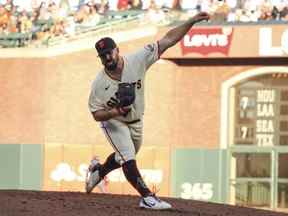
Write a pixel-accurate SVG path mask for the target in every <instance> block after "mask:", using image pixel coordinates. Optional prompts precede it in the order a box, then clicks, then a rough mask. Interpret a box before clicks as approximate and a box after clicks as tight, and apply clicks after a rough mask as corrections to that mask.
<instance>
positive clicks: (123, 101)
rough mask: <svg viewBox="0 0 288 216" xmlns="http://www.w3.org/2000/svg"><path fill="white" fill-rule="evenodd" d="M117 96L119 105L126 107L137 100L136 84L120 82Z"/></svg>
mask: <svg viewBox="0 0 288 216" xmlns="http://www.w3.org/2000/svg"><path fill="white" fill-rule="evenodd" d="M116 98H117V100H118V101H119V103H118V107H126V106H129V105H131V104H133V103H134V101H135V85H134V84H132V83H120V84H119V85H118V91H117V92H116Z"/></svg>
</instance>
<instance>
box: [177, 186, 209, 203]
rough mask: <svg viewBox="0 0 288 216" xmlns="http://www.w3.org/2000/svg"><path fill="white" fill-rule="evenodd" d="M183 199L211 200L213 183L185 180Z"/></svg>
mask: <svg viewBox="0 0 288 216" xmlns="http://www.w3.org/2000/svg"><path fill="white" fill-rule="evenodd" d="M181 188H182V192H181V198H182V199H195V200H210V199H212V197H213V184H211V183H195V184H191V183H188V182H185V183H183V184H182V185H181Z"/></svg>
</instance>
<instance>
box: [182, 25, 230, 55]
mask: <svg viewBox="0 0 288 216" xmlns="http://www.w3.org/2000/svg"><path fill="white" fill-rule="evenodd" d="M232 34H233V28H231V27H227V28H199V29H192V30H191V31H189V32H188V33H187V34H186V35H185V36H184V38H183V39H182V40H181V50H182V55H186V54H187V53H192V52H193V53H200V54H202V55H208V54H210V53H214V52H219V53H222V54H224V55H226V56H227V55H228V53H229V48H230V45H231V40H232Z"/></svg>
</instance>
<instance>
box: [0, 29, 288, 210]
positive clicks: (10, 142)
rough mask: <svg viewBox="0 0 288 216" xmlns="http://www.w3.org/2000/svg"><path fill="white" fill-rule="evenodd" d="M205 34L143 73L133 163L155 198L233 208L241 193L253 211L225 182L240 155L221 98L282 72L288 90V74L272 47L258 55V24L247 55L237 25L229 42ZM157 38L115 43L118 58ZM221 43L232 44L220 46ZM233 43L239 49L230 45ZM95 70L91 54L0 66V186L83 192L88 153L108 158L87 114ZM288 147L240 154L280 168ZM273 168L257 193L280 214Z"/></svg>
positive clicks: (112, 187)
mask: <svg viewBox="0 0 288 216" xmlns="http://www.w3.org/2000/svg"><path fill="white" fill-rule="evenodd" d="M207 28H208V29H212V30H211V31H210V30H209V31H208V33H207V32H206V33H205V31H206V30H203V31H204V32H203V31H201V32H200V33H201V35H202V36H203V35H205V34H207V35H206V39H207V38H208V39H207V40H208V41H205V40H204V41H202V43H203V44H206V45H205V47H204V48H205V49H204V51H203V47H202V48H201V40H202V39H201V40H200V42H199V41H198V42H197V41H196V42H195V43H196V44H197V43H200V46H199V44H198V46H197V47H198V49H199V47H200V49H201V50H200V51H199V50H197V49H192V48H191V46H192V47H193V38H192V36H191V35H193V34H192V33H189V34H188V35H189V36H190V39H186V40H188V42H189V40H190V42H189V43H188V44H190V45H189V46H190V47H189V49H188V51H187V50H186V51H185V50H184V51H183V50H182V51H181V46H182V48H183V45H185V42H183V44H182V45H181V43H180V44H179V46H178V45H177V46H175V47H174V48H173V49H171V50H169V52H167V54H166V55H164V56H163V59H162V60H159V61H158V62H157V63H156V64H155V65H153V66H152V67H151V69H150V71H149V73H148V74H147V77H146V85H145V88H146V90H145V94H146V95H145V96H146V112H145V117H144V121H145V123H144V143H143V146H142V149H141V151H140V153H139V155H138V156H137V158H138V164H139V167H140V169H141V172H142V174H143V175H144V178H145V180H146V182H147V183H148V184H149V186H151V187H153V186H155V187H156V188H157V189H159V195H163V196H175V197H182V198H187V199H202V200H207V201H214V202H228V203H232V204H235V203H236V204H237V202H236V201H235V200H236V199H237V198H235V196H236V195H235V194H237V196H243V197H244V198H243V199H248V198H249V200H248V201H251V200H252V201H253V200H254V199H256V201H255V202H254V201H253V203H254V204H255V203H256V204H257V205H258V204H259V203H260V204H262V205H263V203H262V201H261V202H259V201H258V200H257V199H258V198H257V197H256V198H255V197H252V198H251V197H248V198H247V196H248V195H249V193H250V192H249V193H248V192H247V190H249V189H247V188H246V189H245V188H243V189H241V190H240V191H244V192H243V193H244V195H243V193H240V195H239V189H235V188H233V185H231V181H232V180H233V181H234V180H235V178H233V177H235V175H234V176H233V173H234V172H235V170H236V168H235V166H237V162H236V163H235V161H237V158H236V159H235V158H234V159H233V154H232V153H234V152H233V151H234V150H235V148H230V146H231V145H232V143H233V140H234V132H233V131H234V129H233V127H234V123H233V122H232V123H231V121H230V120H231V119H234V118H232V117H231V116H232V115H234V114H231V112H230V111H229V110H230V109H231V106H232V105H233V104H235V101H236V100H234V99H231V98H230V99H227V97H228V98H229V97H231V96H229V95H231V94H232V93H231V92H230V87H233V86H234V85H237V84H239V83H241V82H244V81H246V80H247V81H248V80H249V79H252V78H253V77H255V76H257V74H259V75H267V74H270V75H271V77H272V76H273V77H274V78H275V77H276V76H277V77H278V76H279V74H280V76H279V78H281V77H282V78H281V80H284V81H283V82H281V83H280V84H281V85H285V84H286V80H287V77H286V76H284V75H283V74H286V73H287V67H286V65H287V63H285V61H283V59H284V60H287V59H285V58H286V57H287V55H286V54H285V52H283V53H281V52H280V51H279V50H278V53H277V52H276V54H275V53H272V54H271V53H270V54H269V53H268V54H267V53H266V56H259V53H260V54H261V52H260V51H259V50H260V48H261V47H260V45H259V44H260V43H258V46H257V45H255V44H256V42H255V40H256V39H255V38H257V35H258V36H259V35H260V34H258V33H257V32H260V31H262V30H259V26H256V27H255V26H254V28H255V29H254V28H253V26H249V28H251V29H250V31H251V32H252V31H255V34H256V36H255V35H254V34H253V37H252V36H251V38H254V39H253V41H254V42H253V41H252V42H250V44H251V43H252V44H253V49H252V48H251V52H250V54H246V53H245V52H246V51H247V50H246V49H247V47H245V46H248V47H249V43H247V44H245V43H243V41H242V44H243V49H244V50H245V52H244V53H245V55H244V54H243V55H240V56H238V55H237V53H238V52H237V51H235V50H234V49H239V43H240V42H239V40H240V39H239V38H241V36H239V35H241V32H242V31H243V29H244V30H245V28H244V27H243V26H241V27H239V28H238V27H237V26H236V27H233V31H232V32H233V34H232V35H233V36H232V35H231V29H230V30H229V31H227V30H225V31H224V30H223V32H226V33H225V34H223V35H226V39H227V38H228V40H229V43H220V42H219V43H218V44H217V43H216V42H217V40H218V39H217V40H216V39H213V36H209V35H211V34H212V35H213V34H218V35H219V34H221V27H216V28H215V27H212V26H208V27H207ZM275 28H276V29H277V32H278V33H279V34H280V36H279V35H278V36H275V37H273V40H274V42H273V43H272V42H271V46H272V45H273V47H276V46H277V47H281V46H282V45H281V42H279V41H277V39H275V38H278V40H280V41H281V35H282V37H286V36H285V34H287V33H285V32H287V30H286V26H281V25H280V26H276V27H275ZM271 29H272V30H273V29H274V27H273V26H271ZM219 31H220V33H219ZM245 31H246V30H245ZM163 32H165V30H163ZM215 32H216V33H215ZM223 32H222V33H223ZM227 32H230V33H229V34H227ZM283 32H284V33H283ZM278 33H277V34H278ZM162 34H163V33H162V31H161V32H159V34H158V35H153V36H151V37H145V38H142V39H138V40H133V43H131V41H129V42H123V43H120V44H119V47H120V52H122V53H126V52H131V51H133V50H135V49H137V47H141V46H143V44H146V43H149V42H151V41H154V39H155V38H157V37H159V36H161V35H162ZM198 34H199V32H198ZM283 35H284V36H283ZM186 38H187V37H186ZM209 38H210V39H209ZM211 38H212V39H211ZM279 38H280V39H279ZM213 40H216V42H215V43H216V45H213V44H214V43H213ZM219 40H220V39H219ZM259 40H260V38H258V40H256V41H259ZM209 41H210V42H209ZM211 41H212V42H211ZM275 41H276V42H275ZM209 43H210V45H209ZM275 43H276V44H275ZM207 44H208V45H207ZM221 44H222V45H223V46H224V48H225V49H224V48H223V46H222V45H221ZM227 44H229V46H230V47H228V48H227V47H225V46H227ZM233 44H237V46H236V47H233ZM244 45H245V46H244ZM209 46H210V48H211V47H212V48H213V47H214V48H215V46H216V48H217V46H218V50H216V51H217V52H214V53H213V52H211V53H209ZM221 46H222V47H221ZM251 46H252V45H251ZM271 46H270V47H268V48H267V47H266V48H265V47H264V48H263V47H262V48H263V49H264V51H263V52H266V51H267V49H268V51H269V48H271ZM91 47H93V44H91ZM197 47H196V48H197ZM207 47H208V51H207ZM277 47H276V48H277ZM283 47H284V45H283ZM194 48H195V47H194ZM214 48H213V49H214ZM262 48H261V50H263V49H262ZM276 48H275V49H273V50H277V49H276ZM281 50H283V49H281ZM284 50H285V49H284ZM210 51H211V50H210ZM214 51H215V50H214ZM268 51H267V52H268ZM203 52H204V53H203ZM207 52H208V53H207ZM230 52H231V53H230ZM171 53H172V54H171ZM215 53H216V54H215ZM173 55H174V56H173ZM203 55H204V56H203ZM246 55H248V57H250V59H247V58H246V57H247V56H246ZM269 55H271V57H273V58H272V61H271V58H266V57H269ZM201 59H202V60H201ZM255 59H256V60H255ZM269 59H270V60H269ZM269 62H270V63H269ZM273 62H274V63H273ZM270 64H273V65H274V66H273V68H272V67H271V65H270ZM99 67H100V64H99V61H98V59H97V57H96V54H95V51H94V50H93V49H88V50H83V51H79V52H73V53H70V54H65V55H60V56H54V57H45V58H6V59H5V58H2V59H1V60H0V68H1V79H0V82H1V85H0V88H1V90H0V92H1V104H0V107H1V115H0V122H1V124H0V143H1V145H0V162H1V163H0V164H1V165H0V168H1V176H5V177H1V179H0V187H1V188H19V189H22V188H24V189H39V190H69V191H71V190H72V191H83V183H84V170H85V168H87V164H88V162H89V159H90V158H91V155H94V154H96V155H98V156H100V159H102V160H104V159H105V158H106V156H107V155H108V154H109V153H110V152H111V151H112V148H111V147H110V146H109V144H108V143H107V141H106V139H105V137H104V135H103V134H102V132H101V130H100V129H99V127H98V125H97V123H95V122H94V121H93V119H92V116H91V114H90V113H89V111H88V108H87V100H88V94H89V89H90V85H91V82H92V80H93V79H94V77H95V74H96V72H97V70H98V68H99ZM249 74H250V75H249ZM283 83H284V84H283ZM287 84H288V82H287ZM263 88H264V89H265V86H264V87H263ZM268 89H271V86H269V88H268ZM224 96H225V97H226V99H227V100H226V99H225V98H224V99H223V97H224ZM233 101H234V102H233ZM234 107H235V106H234ZM223 110H224V111H223ZM285 118H286V117H285V115H284V119H285ZM227 119H230V120H229V121H228V120H227ZM233 121H234V120H233ZM232 126H233V127H232ZM275 127H276V126H275ZM231 128H232V129H231ZM235 130H237V129H235ZM256 130H257V128H256V129H255V130H254V129H252V131H256ZM275 130H276V129H275ZM231 134H232V135H233V136H232V135H231ZM255 139H256V138H255ZM256 141H257V140H256ZM256 141H255V142H256ZM275 142H276V141H275ZM285 145H286V144H285V143H284V145H283V146H281V148H276V147H274V144H273V146H266V147H265V148H260V146H259V145H257V144H256V145H253V143H252V147H253V148H250V149H249V148H248V149H247V148H246V147H247V146H244V147H243V148H240V150H239V148H238V150H239V151H238V152H236V154H237V153H239V152H242V153H243V152H251V151H252V152H253V151H256V152H259V151H260V149H261V151H264V152H268V153H269V154H270V153H271V152H273V155H277V159H279V158H281V155H280V153H282V154H284V157H283V158H284V159H282V160H284V161H285V160H286V157H285V154H286V149H287V147H286V146H285ZM275 146H277V144H276V143H275ZM232 147H233V146H232ZM237 147H239V146H237ZM240 147H241V146H240ZM236 150H237V149H236ZM271 154H272V153H271ZM264 157H265V155H264ZM273 157H274V156H273ZM273 159H275V158H273ZM271 160H272V158H271ZM279 164H280V162H279ZM276 165H278V164H272V163H271V167H272V168H271V170H270V171H271V172H273V175H269V176H268V177H267V178H268V180H269V182H270V181H272V183H271V185H270V186H269V188H272V189H273V190H272V191H271V190H269V192H267V190H266V191H264V192H262V193H264V194H265V197H266V196H268V198H267V199H269V203H268V204H267V200H264V201H263V202H264V206H268V207H271V208H276V207H277V205H278V204H277V203H278V201H279V200H280V199H281V202H283V203H281V206H283V207H284V208H285V207H286V206H288V204H287V201H286V200H288V199H286V198H285V194H284V197H283V195H282V193H279V194H278V192H279V190H280V189H277V188H279V187H277V185H278V184H280V183H281V184H284V187H283V188H284V189H283V190H284V192H285V191H286V189H285V184H286V180H287V179H286V177H285V176H286V173H284V174H283V176H284V177H283V178H280V177H279V179H278V177H277V178H276V176H277V174H278V173H279V172H278V171H277V169H276V168H275V167H276ZM238 166H239V165H238ZM4 173H5V174H4ZM236 176H237V175H236ZM246 177H247V176H246ZM265 177H266V176H265ZM287 178H288V177H287ZM108 180H109V183H108V187H107V189H108V191H109V192H112V193H122V194H127V193H128V194H131V193H132V194H134V193H135V191H134V190H133V189H132V188H131V186H129V185H128V183H127V182H126V180H125V178H124V176H123V174H122V172H119V171H115V172H113V173H111V175H109V177H108ZM236 180H237V179H236ZM236 180H235V181H236ZM240 180H241V179H240ZM242 180H245V179H242ZM262 180H263V179H262ZM266 180H267V179H266ZM266 180H265V179H264V181H266ZM278 180H279V181H278ZM237 181H238V180H237ZM251 182H254V180H253V179H252V180H251ZM272 184H273V185H272ZM244 187H245V185H244ZM245 190H246V192H245ZM281 190H282V189H281ZM96 192H98V190H97V189H96ZM245 193H248V195H247V194H246V195H245ZM231 194H232V195H231ZM267 194H268V195H267ZM249 196H250V195H249ZM255 196H256V195H255ZM283 199H284V201H283ZM248 201H247V202H248ZM252 201H251V202H252ZM242 204H243V203H242ZM256 204H255V205H256ZM260 204H259V205H260ZM279 205H280V204H279Z"/></svg>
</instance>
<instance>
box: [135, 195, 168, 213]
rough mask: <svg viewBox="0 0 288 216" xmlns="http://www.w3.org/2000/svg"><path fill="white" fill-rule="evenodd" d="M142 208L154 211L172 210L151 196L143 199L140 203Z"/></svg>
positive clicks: (165, 203)
mask: <svg viewBox="0 0 288 216" xmlns="http://www.w3.org/2000/svg"><path fill="white" fill-rule="evenodd" d="M139 206H140V208H147V209H154V210H164V209H170V208H171V207H172V206H171V205H170V204H169V203H167V202H165V201H163V200H160V199H159V198H158V197H156V196H153V195H150V196H147V197H142V198H141V200H140V203H139Z"/></svg>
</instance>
